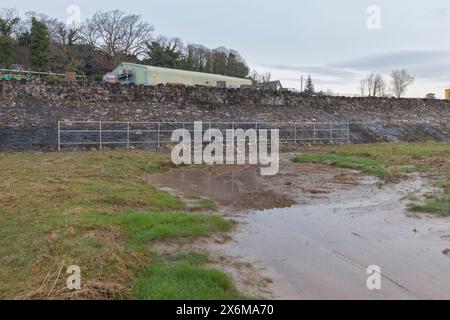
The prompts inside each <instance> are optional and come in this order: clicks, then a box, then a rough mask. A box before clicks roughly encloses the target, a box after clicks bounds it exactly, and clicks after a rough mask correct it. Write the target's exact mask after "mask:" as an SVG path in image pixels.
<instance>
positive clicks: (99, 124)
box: [98, 121, 103, 150]
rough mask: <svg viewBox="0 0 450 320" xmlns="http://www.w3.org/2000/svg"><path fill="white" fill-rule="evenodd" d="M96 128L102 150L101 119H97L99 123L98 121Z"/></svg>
mask: <svg viewBox="0 0 450 320" xmlns="http://www.w3.org/2000/svg"><path fill="white" fill-rule="evenodd" d="M98 128H99V130H98V132H99V144H100V150H102V149H103V142H102V122H101V121H99V123H98Z"/></svg>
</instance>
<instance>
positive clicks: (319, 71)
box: [266, 65, 355, 78]
mask: <svg viewBox="0 0 450 320" xmlns="http://www.w3.org/2000/svg"><path fill="white" fill-rule="evenodd" d="M266 67H269V68H272V69H277V70H286V71H295V72H299V73H303V74H305V73H306V74H311V75H316V76H323V77H336V78H353V77H354V76H355V72H353V71H351V70H346V69H345V68H336V67H331V66H288V65H271V66H266Z"/></svg>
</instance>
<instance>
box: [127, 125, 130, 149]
mask: <svg viewBox="0 0 450 320" xmlns="http://www.w3.org/2000/svg"><path fill="white" fill-rule="evenodd" d="M127 149H130V123H129V122H127Z"/></svg>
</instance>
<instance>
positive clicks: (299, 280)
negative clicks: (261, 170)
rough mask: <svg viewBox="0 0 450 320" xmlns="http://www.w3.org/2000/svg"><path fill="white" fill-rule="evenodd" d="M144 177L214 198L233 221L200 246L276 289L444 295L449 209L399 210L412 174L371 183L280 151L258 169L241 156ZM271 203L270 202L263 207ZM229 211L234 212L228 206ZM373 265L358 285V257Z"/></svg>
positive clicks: (294, 293) (283, 295)
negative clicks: (375, 281)
mask: <svg viewBox="0 0 450 320" xmlns="http://www.w3.org/2000/svg"><path fill="white" fill-rule="evenodd" d="M150 182H151V183H152V184H154V185H156V186H159V187H163V188H168V189H170V190H172V191H174V192H177V193H180V194H183V195H185V196H188V197H189V196H201V197H207V198H210V199H212V200H214V201H216V202H217V203H219V204H220V205H221V206H222V208H223V212H224V213H225V214H229V213H232V214H233V216H234V219H235V220H238V221H239V222H241V223H240V225H239V227H238V228H237V230H236V232H234V234H233V235H232V241H229V242H228V243H225V244H220V245H219V244H213V245H210V246H209V248H208V249H209V250H210V251H213V252H219V253H220V254H223V255H225V256H228V257H233V258H234V259H235V260H237V261H239V262H243V263H247V262H248V263H251V264H253V265H254V266H255V267H256V268H257V269H258V270H262V271H261V275H262V276H263V277H268V278H270V279H271V280H272V283H271V284H270V285H269V289H270V291H271V292H272V293H273V294H272V296H271V297H274V298H278V299H438V298H444V299H450V258H449V257H448V256H446V255H444V254H443V253H442V252H443V251H444V250H445V249H446V248H450V219H439V218H430V217H425V216H421V217H420V218H417V217H415V218H414V217H407V215H406V210H405V206H406V204H407V203H408V200H402V199H405V197H407V196H408V195H409V194H410V193H413V194H417V193H420V192H423V191H424V190H425V189H426V187H425V184H424V182H423V181H420V180H419V179H414V180H406V181H404V182H402V183H400V184H398V185H388V186H383V187H381V188H380V187H379V184H378V181H376V180H375V179H371V178H368V177H363V176H361V175H359V174H357V173H355V172H352V171H349V170H341V169H337V168H330V167H326V166H318V165H300V164H293V163H291V162H290V161H289V159H288V158H284V159H283V160H282V167H281V171H280V173H279V174H278V175H277V176H275V177H272V178H262V177H259V176H258V175H257V174H256V169H255V168H252V167H248V166H242V167H235V166H225V167H213V168H212V167H196V168H187V169H183V170H175V171H173V172H171V173H169V174H162V175H159V176H152V177H151V181H150ZM273 208H277V209H273ZM236 213H237V216H236ZM371 265H377V266H379V267H380V268H381V271H382V280H381V286H382V288H381V290H374V291H371V290H368V289H367V286H366V281H367V278H368V276H369V275H368V274H367V273H366V269H367V267H368V266H371Z"/></svg>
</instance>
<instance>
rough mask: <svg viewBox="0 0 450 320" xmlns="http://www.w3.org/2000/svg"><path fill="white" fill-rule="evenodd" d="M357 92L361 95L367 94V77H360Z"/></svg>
mask: <svg viewBox="0 0 450 320" xmlns="http://www.w3.org/2000/svg"><path fill="white" fill-rule="evenodd" d="M359 92H360V94H361V96H362V97H365V96H367V79H361V81H359Z"/></svg>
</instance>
